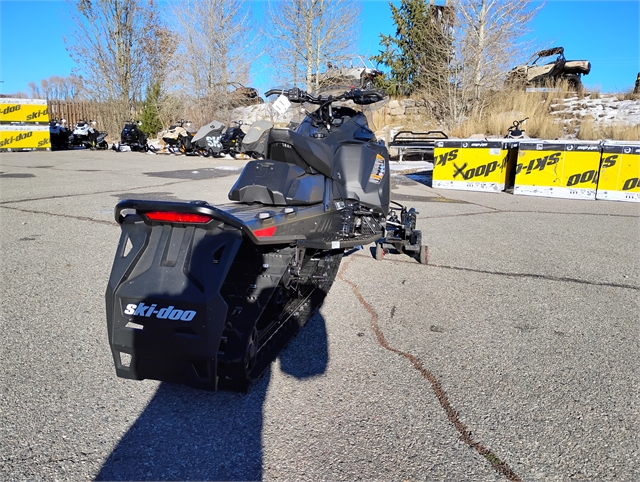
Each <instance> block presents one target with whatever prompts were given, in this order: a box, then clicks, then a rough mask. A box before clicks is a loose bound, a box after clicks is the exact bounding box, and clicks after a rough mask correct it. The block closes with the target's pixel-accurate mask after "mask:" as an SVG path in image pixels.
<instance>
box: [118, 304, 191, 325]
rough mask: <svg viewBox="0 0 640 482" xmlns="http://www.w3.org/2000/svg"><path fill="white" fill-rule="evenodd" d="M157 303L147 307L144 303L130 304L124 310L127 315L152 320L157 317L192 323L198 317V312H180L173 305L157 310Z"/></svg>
mask: <svg viewBox="0 0 640 482" xmlns="http://www.w3.org/2000/svg"><path fill="white" fill-rule="evenodd" d="M157 306H158V305H156V304H155V303H154V304H152V305H145V304H144V303H138V304H137V305H136V304H134V303H130V304H128V305H127V306H126V307H125V309H124V314H125V315H129V316H131V315H133V316H144V317H145V318H151V316H153V315H155V317H156V318H159V319H161V320H167V319H169V320H180V321H191V320H193V318H194V317H195V316H196V312H195V311H193V310H178V309H176V308H174V307H173V306H172V305H169V306H168V307H166V308H157Z"/></svg>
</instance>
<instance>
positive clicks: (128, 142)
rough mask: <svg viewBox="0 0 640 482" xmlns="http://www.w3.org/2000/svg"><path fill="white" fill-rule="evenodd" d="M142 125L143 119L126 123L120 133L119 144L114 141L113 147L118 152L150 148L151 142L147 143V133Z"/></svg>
mask: <svg viewBox="0 0 640 482" xmlns="http://www.w3.org/2000/svg"><path fill="white" fill-rule="evenodd" d="M141 125H142V122H141V121H137V122H136V121H129V122H127V123H125V125H124V127H123V128H122V132H121V133H120V142H119V143H118V144H115V143H114V144H113V146H111V148H112V149H113V150H114V151H117V152H121V151H138V152H147V151H148V150H149V144H148V143H147V135H146V134H145V133H144V132H142V130H141V129H140V126H141Z"/></svg>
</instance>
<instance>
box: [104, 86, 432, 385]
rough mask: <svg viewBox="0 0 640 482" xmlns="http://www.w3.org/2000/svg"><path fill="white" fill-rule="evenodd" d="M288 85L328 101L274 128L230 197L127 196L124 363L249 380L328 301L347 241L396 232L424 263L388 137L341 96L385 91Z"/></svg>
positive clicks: (190, 376) (120, 337)
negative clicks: (217, 200)
mask: <svg viewBox="0 0 640 482" xmlns="http://www.w3.org/2000/svg"><path fill="white" fill-rule="evenodd" d="M278 94H281V97H280V100H283V99H282V96H284V97H285V98H287V99H288V101H289V102H294V103H309V104H315V105H316V106H318V108H317V110H315V111H314V112H309V113H308V115H307V117H306V118H305V119H304V121H303V122H302V123H301V124H300V125H299V126H298V128H297V129H296V130H295V131H293V130H288V129H272V130H271V132H270V134H269V137H268V141H267V145H266V159H264V160H251V161H249V162H248V163H247V164H246V166H245V167H244V169H243V171H242V173H241V174H240V176H239V178H238V179H237V181H236V183H235V185H234V186H233V187H232V188H231V191H230V192H229V199H230V200H231V201H233V202H232V203H228V204H221V205H216V206H214V205H211V204H209V203H207V202H206V201H191V202H174V201H171V202H167V201H153V200H135V199H129V200H123V201H121V202H119V203H118V204H117V206H116V208H115V219H116V221H117V222H118V224H119V225H120V227H121V230H122V232H121V236H120V241H119V244H118V247H117V250H116V255H115V259H114V263H113V267H112V271H111V276H110V278H109V283H108V286H107V290H106V294H105V299H106V312H107V327H108V335H109V343H110V347H111V350H112V354H113V359H114V364H115V369H116V373H117V375H118V376H120V377H124V378H130V379H137V380H140V379H145V378H151V379H156V380H163V381H168V382H176V383H184V384H187V385H190V386H194V387H197V388H202V389H208V390H216V389H229V390H236V391H245V390H246V389H247V388H248V385H249V384H250V383H251V382H252V381H254V380H256V379H257V378H258V377H260V376H261V375H262V374H263V373H264V371H265V370H266V369H267V368H268V367H269V365H270V363H271V362H272V361H273V360H274V359H275V358H276V356H277V354H278V353H279V352H280V350H281V349H282V348H283V347H284V346H285V345H286V344H287V342H288V341H289V340H290V339H291V338H292V336H294V334H295V333H296V332H297V330H298V328H299V327H300V326H302V325H304V324H305V322H306V321H307V319H308V318H309V317H310V316H311V314H312V313H313V312H314V310H315V309H316V308H318V307H319V306H320V305H321V304H322V302H323V300H324V298H325V296H326V294H327V292H328V291H329V288H330V287H331V285H332V284H333V281H334V279H335V277H336V274H337V272H338V268H339V266H340V261H341V259H342V256H343V254H344V252H345V250H347V249H350V248H354V247H356V246H362V245H366V244H369V243H374V242H384V241H385V240H386V241H388V242H392V243H393V245H394V246H395V247H396V248H398V249H400V250H402V251H404V252H405V253H407V254H410V255H412V256H415V257H417V258H419V260H420V261H421V262H426V257H423V256H422V253H423V251H424V252H426V246H421V238H422V237H421V233H420V231H417V230H416V229H415V220H416V218H415V215H416V212H415V210H413V209H409V210H407V209H406V208H404V207H403V206H400V207H401V209H402V211H401V213H400V217H398V216H397V214H396V213H394V212H393V210H391V209H390V203H391V201H390V192H391V174H390V172H389V155H388V152H387V149H386V147H385V146H384V144H383V143H381V142H379V141H378V140H376V138H375V135H374V133H373V132H372V131H371V129H369V126H368V123H367V119H366V117H365V115H364V114H363V113H362V112H358V111H356V110H355V109H352V108H350V107H345V106H338V105H334V103H336V102H339V101H352V102H353V104H355V105H354V107H358V106H367V105H371V104H374V103H376V102H379V101H381V100H383V99H384V96H383V94H382V93H380V92H378V91H361V90H358V89H353V90H349V91H347V92H344V93H342V94H341V95H337V96H335V97H333V96H323V95H318V96H312V95H310V94H308V93H307V92H304V91H301V90H299V89H290V90H286V91H280V90H278V91H269V92H267V96H271V95H278ZM387 216H389V218H387Z"/></svg>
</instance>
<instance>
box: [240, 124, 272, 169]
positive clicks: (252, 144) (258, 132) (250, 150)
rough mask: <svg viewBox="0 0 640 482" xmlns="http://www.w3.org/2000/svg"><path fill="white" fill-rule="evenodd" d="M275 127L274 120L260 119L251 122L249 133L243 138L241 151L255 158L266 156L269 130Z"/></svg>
mask: <svg viewBox="0 0 640 482" xmlns="http://www.w3.org/2000/svg"><path fill="white" fill-rule="evenodd" d="M272 128H273V122H270V121H268V120H259V121H256V122H254V123H253V124H251V127H249V130H248V131H247V134H246V135H245V136H244V137H243V139H242V145H241V146H240V152H242V153H243V154H246V155H247V156H249V157H252V158H253V159H260V158H262V157H264V154H265V148H266V144H267V139H268V138H269V132H270V131H271V129H272Z"/></svg>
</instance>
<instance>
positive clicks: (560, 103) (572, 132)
mask: <svg viewBox="0 0 640 482" xmlns="http://www.w3.org/2000/svg"><path fill="white" fill-rule="evenodd" d="M601 96H602V94H601V92H600V90H599V89H592V90H589V91H585V90H583V91H581V92H575V91H571V90H570V89H569V86H568V85H567V84H560V85H559V86H558V88H556V89H553V90H552V91H548V92H525V91H522V90H503V91H500V92H494V93H492V94H491V95H490V96H489V97H487V98H486V103H485V107H484V108H483V109H482V110H481V112H480V113H479V114H478V115H471V116H469V117H468V118H467V119H466V120H465V121H464V122H462V123H461V124H460V125H457V126H455V127H453V128H451V129H448V132H447V133H448V134H449V136H450V137H460V138H467V137H471V136H486V137H495V136H500V137H503V136H505V135H506V133H507V129H508V128H509V127H510V126H511V125H512V123H513V121H515V120H518V121H519V120H522V119H525V118H528V119H527V120H526V122H525V123H524V124H522V126H523V127H524V129H525V132H526V134H527V135H528V136H529V137H532V138H540V139H558V138H562V137H565V136H569V137H571V136H576V137H577V138H578V139H581V140H599V139H615V140H638V139H640V125H636V126H629V125H626V124H622V123H619V124H603V123H596V122H595V121H594V120H593V118H592V117H591V116H590V115H587V116H584V117H582V116H580V114H577V113H575V112H570V111H567V112H562V113H558V112H559V111H564V110H567V107H566V105H565V103H566V102H567V101H569V100H572V101H573V103H574V105H575V104H576V99H578V101H577V102H578V103H577V107H581V108H585V107H587V106H588V101H589V100H595V99H600V98H601ZM618 98H619V100H623V99H624V100H640V95H638V94H632V93H631V92H628V93H626V94H620V95H619V96H618ZM580 99H581V100H580ZM554 112H555V113H554ZM418 123H419V124H420V127H418V129H417V130H426V128H427V127H428V126H433V127H429V128H431V129H437V127H435V126H436V125H437V123H436V122H434V121H433V120H429V119H422V118H421V119H419V122H418ZM414 124H416V122H415V121H413V120H410V119H407V120H406V125H407V126H413V125H414Z"/></svg>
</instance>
